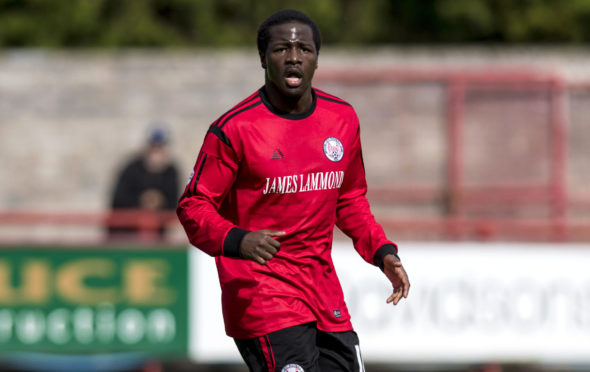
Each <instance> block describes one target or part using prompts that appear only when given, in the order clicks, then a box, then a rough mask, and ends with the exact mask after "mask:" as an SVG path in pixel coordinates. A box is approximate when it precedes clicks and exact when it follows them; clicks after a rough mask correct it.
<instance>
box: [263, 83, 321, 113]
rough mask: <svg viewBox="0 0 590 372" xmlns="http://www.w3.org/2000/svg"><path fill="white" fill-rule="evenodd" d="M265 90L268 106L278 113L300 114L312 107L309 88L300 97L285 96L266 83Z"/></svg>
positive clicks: (311, 95)
mask: <svg viewBox="0 0 590 372" xmlns="http://www.w3.org/2000/svg"><path fill="white" fill-rule="evenodd" d="M265 90H266V97H267V99H268V101H269V102H270V104H271V105H272V106H273V107H274V108H275V109H277V110H278V111H280V112H284V113H287V114H301V113H304V112H306V111H307V110H309V109H310V107H311V106H312V105H313V94H312V93H311V88H310V89H307V90H306V91H305V93H303V94H302V95H301V96H287V95H285V94H283V93H281V92H280V91H279V90H278V89H277V88H276V87H275V86H274V85H272V84H271V83H268V82H267V83H266V84H265Z"/></svg>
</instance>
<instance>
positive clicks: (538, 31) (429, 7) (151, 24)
mask: <svg viewBox="0 0 590 372" xmlns="http://www.w3.org/2000/svg"><path fill="white" fill-rule="evenodd" d="M285 7H294V8H297V9H300V10H303V11H305V12H307V13H308V14H309V15H311V16H312V17H313V18H314V19H315V20H316V21H317V22H318V24H319V25H320V28H321V30H322V33H323V36H324V40H325V42H326V43H328V44H333V45H339V44H358V45H367V44H386V43H397V44H404V43H482V42H487V43H490V42H491V43H531V42H533V43H534V42H541V43H547V42H555V43H557V42H559V43H582V42H587V41H590V0H565V1H560V0H297V1H293V0H290V1H288V0H0V47H5V48H6V47H44V48H45V47H47V48H62V47H66V48H105V47H106V48H119V47H182V48H186V47H193V46H243V45H247V46H253V45H255V43H254V40H255V33H256V28H257V26H258V24H259V23H260V22H261V21H262V20H263V19H264V18H265V17H266V16H267V15H268V14H270V13H271V12H272V11H274V10H277V9H280V8H285Z"/></svg>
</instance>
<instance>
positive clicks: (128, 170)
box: [108, 124, 179, 239]
mask: <svg viewBox="0 0 590 372" xmlns="http://www.w3.org/2000/svg"><path fill="white" fill-rule="evenodd" d="M169 137H170V135H169V132H168V130H167V128H166V127H165V126H163V125H162V124H154V125H153V126H152V127H151V128H150V130H149V134H148V138H147V142H146V144H145V147H144V148H143V150H142V151H141V152H140V153H139V154H137V155H136V156H134V157H133V158H132V159H131V160H130V161H129V162H128V163H127V164H126V165H125V166H124V167H123V168H122V170H121V171H120V172H119V174H118V176H117V178H116V182H115V187H114V191H113V195H112V200H111V208H112V211H113V212H115V213H114V214H113V215H112V216H111V226H109V229H108V231H109V237H110V238H111V239H134V238H137V236H138V234H140V233H141V226H140V223H141V221H140V218H135V217H131V219H132V220H131V221H123V223H121V221H122V220H123V218H121V216H122V214H119V215H117V213H116V212H129V211H132V210H136V211H138V212H161V211H169V212H170V211H174V210H175V209H176V205H177V202H178V197H179V184H178V171H177V167H176V165H175V164H174V162H173V160H172V158H171V156H170V153H169V149H168V146H169V140H170V138H169ZM158 221H160V220H158ZM121 224H123V225H125V226H121ZM134 224H137V226H133V225H134ZM156 224H159V223H156ZM129 225H131V226H129ZM152 227H155V229H156V234H155V236H153V237H154V238H162V237H163V236H164V234H165V229H164V227H163V226H152ZM152 232H153V231H152Z"/></svg>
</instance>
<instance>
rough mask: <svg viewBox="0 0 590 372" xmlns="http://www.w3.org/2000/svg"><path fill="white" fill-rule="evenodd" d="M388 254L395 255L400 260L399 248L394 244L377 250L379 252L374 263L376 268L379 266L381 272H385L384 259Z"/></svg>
mask: <svg viewBox="0 0 590 372" xmlns="http://www.w3.org/2000/svg"><path fill="white" fill-rule="evenodd" d="M388 254H393V255H394V256H395V257H397V258H398V259H399V256H398V255H397V248H396V246H395V245H393V244H385V245H382V246H381V247H379V249H377V252H375V255H374V256H373V263H374V264H375V266H379V268H380V269H381V271H383V270H384V269H383V259H384V258H385V256H387V255H388Z"/></svg>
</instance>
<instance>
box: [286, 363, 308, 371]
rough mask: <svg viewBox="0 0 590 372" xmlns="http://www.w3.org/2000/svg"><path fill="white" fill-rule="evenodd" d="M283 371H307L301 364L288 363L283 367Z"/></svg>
mask: <svg viewBox="0 0 590 372" xmlns="http://www.w3.org/2000/svg"><path fill="white" fill-rule="evenodd" d="M281 372H305V371H304V370H303V367H301V366H300V365H299V364H287V365H286V366H284V367H283V369H281Z"/></svg>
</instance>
